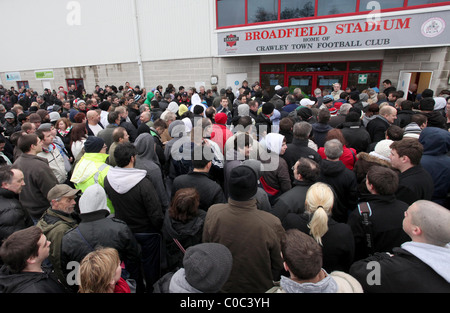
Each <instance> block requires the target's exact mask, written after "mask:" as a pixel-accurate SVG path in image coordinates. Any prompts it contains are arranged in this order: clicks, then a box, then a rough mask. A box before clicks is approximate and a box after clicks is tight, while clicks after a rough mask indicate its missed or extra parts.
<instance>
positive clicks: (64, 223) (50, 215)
mask: <svg viewBox="0 0 450 313" xmlns="http://www.w3.org/2000/svg"><path fill="white" fill-rule="evenodd" d="M77 225H78V220H77V219H76V215H72V214H67V213H65V212H62V211H57V210H53V209H52V208H49V209H47V211H45V212H44V214H43V215H42V217H41V218H40V219H39V221H38V222H37V224H36V226H37V227H39V228H40V229H42V232H43V233H44V235H45V236H46V237H47V240H48V241H50V242H51V244H50V255H49V257H48V258H49V260H50V262H51V263H52V265H53V268H54V270H55V273H56V275H57V276H58V278H59V279H60V280H61V282H62V283H65V282H66V279H65V277H64V275H63V272H62V269H61V242H62V238H63V236H64V234H65V233H66V232H67V231H68V230H71V229H72V228H74V227H75V226H77Z"/></svg>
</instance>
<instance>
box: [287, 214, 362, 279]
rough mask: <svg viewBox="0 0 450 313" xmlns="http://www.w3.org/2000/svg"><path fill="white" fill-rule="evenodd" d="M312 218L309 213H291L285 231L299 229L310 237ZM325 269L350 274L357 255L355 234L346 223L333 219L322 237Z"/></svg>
mask: <svg viewBox="0 0 450 313" xmlns="http://www.w3.org/2000/svg"><path fill="white" fill-rule="evenodd" d="M310 221H311V216H310V215H309V214H307V213H303V214H294V213H289V214H288V215H287V216H286V219H285V221H284V223H283V227H284V229H286V230H288V229H291V228H294V229H298V230H300V231H302V232H303V233H305V234H308V235H309V231H310V229H309V227H308V224H309V222H310ZM322 248H323V249H322V252H323V268H324V269H325V270H326V271H327V272H328V273H331V272H333V271H343V272H346V273H348V270H349V269H350V265H352V263H353V258H354V255H355V242H354V239H353V233H352V230H351V228H350V226H348V225H347V224H345V223H338V222H336V221H335V220H333V219H332V218H329V219H328V231H327V232H326V233H325V235H323V237H322Z"/></svg>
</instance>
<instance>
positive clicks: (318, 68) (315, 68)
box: [287, 62, 347, 72]
mask: <svg viewBox="0 0 450 313" xmlns="http://www.w3.org/2000/svg"><path fill="white" fill-rule="evenodd" d="M345 70H347V63H345V62H342V63H294V64H288V65H287V71H288V72H330V71H334V72H336V71H345Z"/></svg>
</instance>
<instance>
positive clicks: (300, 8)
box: [280, 0, 316, 20]
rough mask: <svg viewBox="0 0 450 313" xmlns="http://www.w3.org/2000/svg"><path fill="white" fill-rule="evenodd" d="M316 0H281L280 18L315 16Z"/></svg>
mask: <svg viewBox="0 0 450 313" xmlns="http://www.w3.org/2000/svg"><path fill="white" fill-rule="evenodd" d="M315 5H316V1H315V0H281V9H280V19H282V20H289V19H293V18H302V17H310V16H314V7H315Z"/></svg>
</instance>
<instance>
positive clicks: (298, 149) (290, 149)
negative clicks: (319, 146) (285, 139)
mask: <svg viewBox="0 0 450 313" xmlns="http://www.w3.org/2000/svg"><path fill="white" fill-rule="evenodd" d="M281 157H282V158H283V159H284V160H285V161H286V163H287V166H288V169H289V175H290V176H291V181H292V182H293V181H294V173H293V172H292V166H294V165H295V163H296V162H297V161H298V160H299V159H300V158H301V157H304V158H308V159H311V160H314V161H316V162H317V164H320V163H321V162H322V157H321V156H320V155H319V154H318V153H317V151H314V150H313V149H311V148H310V147H308V140H307V139H298V138H295V137H294V139H292V143H290V144H288V145H287V149H286V152H285V153H284V154H283V155H282V156H281Z"/></svg>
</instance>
